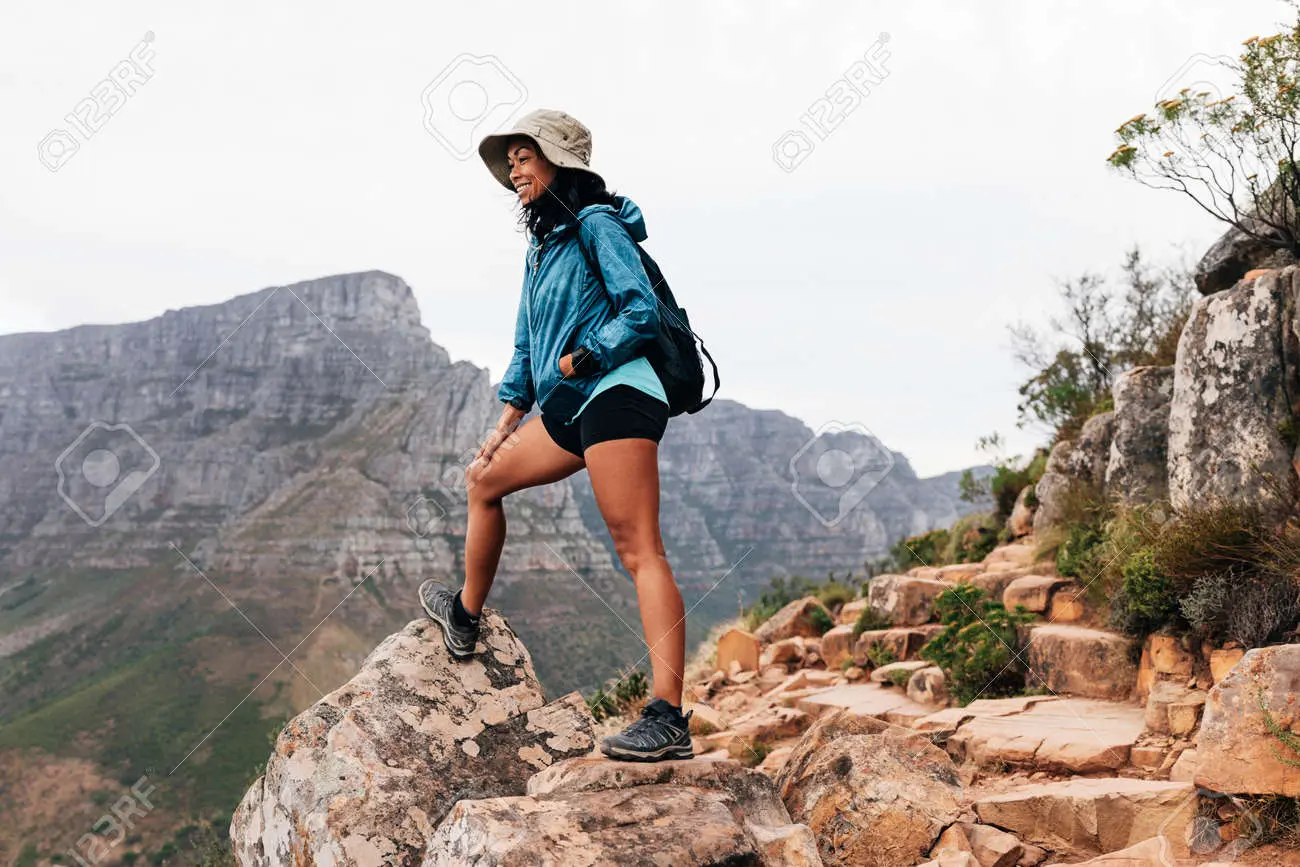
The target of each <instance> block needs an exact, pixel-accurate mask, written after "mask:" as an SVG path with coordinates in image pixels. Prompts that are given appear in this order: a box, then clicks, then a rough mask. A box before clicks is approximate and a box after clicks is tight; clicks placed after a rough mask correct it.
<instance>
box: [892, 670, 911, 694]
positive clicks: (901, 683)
mask: <svg viewBox="0 0 1300 867" xmlns="http://www.w3.org/2000/svg"><path fill="white" fill-rule="evenodd" d="M911 679H912V672H910V671H903V670H902V669H899V670H898V671H891V672H890V673H889V682H890V683H892V684H893V685H894V686H896V687H898V688H899V689H907V682H908V681H909V680H911Z"/></svg>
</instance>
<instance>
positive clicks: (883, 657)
mask: <svg viewBox="0 0 1300 867" xmlns="http://www.w3.org/2000/svg"><path fill="white" fill-rule="evenodd" d="M867 662H869V663H871V667H872V668H880V666H882V665H889V664H890V663H891V662H898V654H896V653H894V649H893V648H892V647H888V646H886V645H884V644H873V645H871V646H870V647H868V648H867Z"/></svg>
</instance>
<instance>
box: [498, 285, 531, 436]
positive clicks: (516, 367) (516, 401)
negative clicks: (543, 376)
mask: <svg viewBox="0 0 1300 867" xmlns="http://www.w3.org/2000/svg"><path fill="white" fill-rule="evenodd" d="M527 291H528V266H527V265H526V264H525V265H524V285H523V290H522V291H521V292H520V294H519V310H518V312H516V314H515V354H514V356H513V357H512V358H511V359H510V366H509V367H507V368H506V373H505V376H503V377H502V378H501V386H500V387H499V388H498V389H497V398H498V399H500V400H501V401H502V402H503V403H508V404H511V405H513V406H515V407H517V408H519V409H522V410H523V411H524V412H527V411H528V410H529V409H531V408H532V405H533V399H534V397H535V396H536V395H534V393H533V367H532V357H531V355H530V349H531V347H530V346H529V340H528V306H527V303H526V301H525V300H524V299H525V293H527Z"/></svg>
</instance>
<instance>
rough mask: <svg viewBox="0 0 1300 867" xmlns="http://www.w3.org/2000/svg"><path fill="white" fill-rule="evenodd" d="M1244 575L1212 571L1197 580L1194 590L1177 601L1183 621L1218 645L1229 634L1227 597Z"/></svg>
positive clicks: (1230, 570) (1231, 571) (1233, 571)
mask: <svg viewBox="0 0 1300 867" xmlns="http://www.w3.org/2000/svg"><path fill="white" fill-rule="evenodd" d="M1240 578H1241V576H1240V575H1239V574H1237V572H1236V571H1235V570H1232V569H1229V570H1227V571H1225V572H1211V573H1209V574H1206V575H1202V576H1201V577H1200V578H1197V579H1196V583H1194V584H1193V585H1192V590H1191V592H1190V593H1188V594H1187V595H1186V596H1184V597H1183V598H1182V599H1180V600H1178V609H1179V611H1181V612H1182V615H1183V619H1185V620H1186V621H1187V622H1188V624H1189V625H1190V626H1191V627H1192V631H1193V632H1195V633H1196V634H1197V635H1198V636H1200V637H1201V638H1204V639H1207V640H1209V641H1212V642H1214V643H1215V644H1218V643H1219V642H1221V641H1222V640H1223V639H1224V637H1225V636H1226V634H1227V628H1228V623H1227V620H1228V598H1229V594H1230V593H1231V592H1232V589H1233V587H1234V586H1235V585H1236V584H1238V583H1240Z"/></svg>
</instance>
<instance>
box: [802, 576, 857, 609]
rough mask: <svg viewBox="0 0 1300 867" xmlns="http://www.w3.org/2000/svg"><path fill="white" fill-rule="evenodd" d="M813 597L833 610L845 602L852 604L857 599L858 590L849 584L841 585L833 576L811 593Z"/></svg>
mask: <svg viewBox="0 0 1300 867" xmlns="http://www.w3.org/2000/svg"><path fill="white" fill-rule="evenodd" d="M813 595H814V596H816V597H817V599H818V600H819V601H820V602H821V604H823V605H825V606H826V607H827V608H830V609H835V608H839V607H840V606H842V605H844V604H845V603H846V602H852V601H853V600H854V599H857V598H858V590H857V588H856V587H854V586H851V585H849V584H843V583H841V582H840V581H839V580H837V579H836V578H835V577H834V576H832V577H830V578H828V579H827V581H826V583H825V584H822V585H821V586H819V587H818V588H817V590H816V591H815V592H814V593H813Z"/></svg>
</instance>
